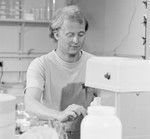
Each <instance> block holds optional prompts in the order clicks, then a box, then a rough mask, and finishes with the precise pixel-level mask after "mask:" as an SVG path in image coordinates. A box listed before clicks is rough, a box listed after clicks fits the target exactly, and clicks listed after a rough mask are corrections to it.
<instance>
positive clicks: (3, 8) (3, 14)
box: [0, 0, 8, 19]
mask: <svg viewBox="0 0 150 139" xmlns="http://www.w3.org/2000/svg"><path fill="white" fill-rule="evenodd" d="M7 16H8V0H1V1H0V19H6V18H7Z"/></svg>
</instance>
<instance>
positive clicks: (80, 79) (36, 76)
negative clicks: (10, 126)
mask: <svg viewBox="0 0 150 139" xmlns="http://www.w3.org/2000/svg"><path fill="white" fill-rule="evenodd" d="M92 56H93V55H91V54H89V53H87V52H85V51H82V56H81V58H80V60H79V61H77V62H75V63H68V62H65V61H63V60H62V59H61V58H59V57H58V55H57V54H56V52H55V51H54V50H53V51H52V52H50V53H48V54H46V55H43V56H41V57H38V58H35V59H34V60H33V61H32V62H31V64H30V66H29V68H28V70H27V84H26V88H29V87H36V88H39V89H41V90H42V91H43V96H42V99H41V100H42V102H41V103H43V104H44V105H45V106H47V107H49V108H51V109H55V110H59V111H60V110H64V109H65V108H66V107H67V106H69V105H70V104H78V105H82V106H84V107H85V108H87V106H89V104H90V102H91V101H92V99H93V92H88V93H87V91H86V89H85V88H84V87H83V83H84V82H85V70H86V62H87V60H88V59H89V58H90V57H92ZM72 130H76V129H72Z"/></svg>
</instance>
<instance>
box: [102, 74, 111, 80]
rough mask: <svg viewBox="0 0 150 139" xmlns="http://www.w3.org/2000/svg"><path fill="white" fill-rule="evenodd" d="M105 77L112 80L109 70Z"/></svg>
mask: <svg viewBox="0 0 150 139" xmlns="http://www.w3.org/2000/svg"><path fill="white" fill-rule="evenodd" d="M104 77H105V78H106V79H107V80H110V79H111V75H110V73H108V72H107V73H106V74H105V75H104Z"/></svg>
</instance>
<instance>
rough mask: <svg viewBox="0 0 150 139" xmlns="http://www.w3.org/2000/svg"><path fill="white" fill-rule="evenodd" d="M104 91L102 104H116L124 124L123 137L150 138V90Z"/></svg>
mask: <svg viewBox="0 0 150 139" xmlns="http://www.w3.org/2000/svg"><path fill="white" fill-rule="evenodd" d="M117 94H118V95H117V97H116V98H115V94H114V92H111V91H109V92H108V91H104V92H103V93H102V105H109V106H115V105H116V104H115V100H116V99H117V102H118V103H117V109H118V114H119V117H120V119H121V122H122V126H123V139H149V138H150V120H149V117H150V109H149V105H150V101H149V100H150V92H128V93H117Z"/></svg>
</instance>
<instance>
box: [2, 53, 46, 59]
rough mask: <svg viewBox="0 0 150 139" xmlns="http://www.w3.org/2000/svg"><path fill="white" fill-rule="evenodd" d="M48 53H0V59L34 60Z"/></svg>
mask: <svg viewBox="0 0 150 139" xmlns="http://www.w3.org/2000/svg"><path fill="white" fill-rule="evenodd" d="M47 53H48V52H41V53H40V52H34V53H33V52H32V53H31V54H28V53H18V52H14V53H13V52H0V58H29V59H30V58H35V57H39V56H41V55H44V54H47Z"/></svg>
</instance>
